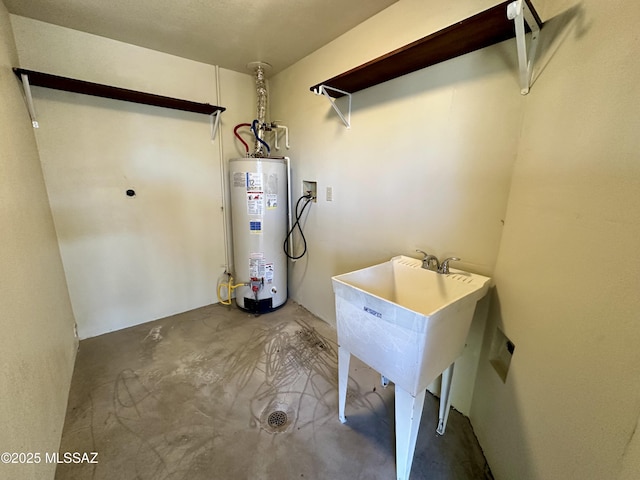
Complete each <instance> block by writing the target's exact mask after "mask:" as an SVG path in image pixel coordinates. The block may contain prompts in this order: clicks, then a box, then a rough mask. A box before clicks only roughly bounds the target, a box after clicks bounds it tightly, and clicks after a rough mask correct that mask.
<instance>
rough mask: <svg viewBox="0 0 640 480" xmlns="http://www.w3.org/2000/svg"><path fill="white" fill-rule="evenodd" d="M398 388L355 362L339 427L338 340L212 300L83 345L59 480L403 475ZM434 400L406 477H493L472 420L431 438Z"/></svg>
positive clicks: (311, 327)
mask: <svg viewBox="0 0 640 480" xmlns="http://www.w3.org/2000/svg"><path fill="white" fill-rule="evenodd" d="M393 390H394V389H393V384H391V385H390V386H389V387H388V388H386V389H384V388H382V387H381V386H380V376H379V375H378V374H377V373H376V372H375V371H373V370H371V369H370V368H369V367H367V366H366V365H364V364H363V363H361V362H360V361H358V360H357V359H356V358H354V357H352V360H351V370H350V381H349V390H348V398H347V407H346V415H347V423H346V424H344V425H343V424H341V423H340V422H339V421H338V405H337V402H338V393H337V344H336V334H335V330H333V329H332V328H331V327H330V326H328V325H327V324H326V323H324V322H322V321H321V320H319V319H317V318H316V317H314V316H313V315H311V314H310V313H309V312H308V311H307V310H305V309H304V308H302V307H301V306H299V305H297V304H296V303H294V302H292V301H289V302H288V303H287V304H286V305H285V306H284V307H282V308H281V309H279V310H277V311H276V312H272V313H269V314H267V315H262V316H254V315H250V314H247V313H245V312H242V311H240V310H238V309H237V308H235V307H225V306H222V305H212V306H209V307H204V308H200V309H197V310H194V311H191V312H187V313H183V314H179V315H175V316H172V317H168V318H165V319H161V320H157V321H154V322H150V323H147V324H144V325H139V326H136V327H132V328H128V329H126V330H120V331H118V332H113V333H110V334H107V335H103V336H100V337H96V338H90V339H87V340H83V341H82V342H80V350H79V352H78V357H77V361H76V367H75V371H74V375H73V382H72V386H71V392H70V394H69V404H68V409H67V417H66V422H65V427H64V433H63V436H62V443H61V447H60V452H98V457H97V460H98V463H97V464H88V463H85V464H59V465H58V469H57V472H56V479H59V480H74V479H82V480H85V479H92V480H100V479H110V480H119V479H122V480H125V479H126V480H129V479H131V480H134V479H135V480H147V479H149V480H151V479H153V480H178V479H180V480H183V479H184V480H187V479H188V480H200V479H207V480H210V479H225V480H240V479H251V480H253V479H273V480H283V479H314V480H315V479H331V480H337V479H350V480H355V479H366V480H372V479H380V480H382V479H385V480H392V479H394V478H395V457H394V455H395V453H394V449H395V447H394V446H395V441H394V420H393V412H394V410H393V409H394V400H393ZM437 417H438V401H437V399H436V398H435V397H433V396H431V395H430V394H428V393H427V399H426V401H425V407H424V413H423V416H422V423H421V426H420V432H419V436H418V443H417V446H416V454H415V457H414V461H413V468H412V471H411V479H412V480H418V479H430V480H445V479H447V480H449V479H456V480H463V479H465V480H471V479H484V480H487V479H492V478H493V477H492V476H491V472H490V469H489V467H488V465H487V464H486V461H485V459H484V456H483V454H482V450H481V449H480V447H479V445H478V442H477V440H476V437H475V435H474V433H473V430H472V428H471V425H470V423H469V421H468V419H467V418H466V417H464V416H462V415H461V414H460V413H458V412H457V411H455V410H453V411H452V412H451V415H450V417H449V423H448V427H447V432H446V434H445V435H444V436H442V437H440V436H438V435H436V433H435V429H436V421H437Z"/></svg>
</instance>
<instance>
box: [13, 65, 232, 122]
mask: <svg viewBox="0 0 640 480" xmlns="http://www.w3.org/2000/svg"><path fill="white" fill-rule="evenodd" d="M13 71H14V72H15V74H16V75H17V76H18V78H22V75H26V76H27V77H28V79H29V85H34V86H38V87H47V88H54V89H56V90H64V91H66V92H73V93H82V94H85V95H93V96H96V97H104V98H111V99H114V100H123V101H125V102H134V103H142V104H145V105H153V106H156V107H164V108H172V109H175V110H184V111H187V112H194V113H203V114H207V115H211V114H213V113H215V112H220V113H222V112H224V111H225V108H224V107H217V106H215V105H210V104H208V103H198V102H192V101H189V100H180V99H177V98H172V97H164V96H162V95H155V94H152V93H144V92H138V91H135V90H127V89H126V88H119V87H111V86H108V85H102V84H99V83H92V82H85V81H83V80H75V79H73V78H67V77H59V76H57V75H51V74H48V73H42V72H35V71H33V70H25V69H23V68H14V69H13Z"/></svg>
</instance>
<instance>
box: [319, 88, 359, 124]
mask: <svg viewBox="0 0 640 480" xmlns="http://www.w3.org/2000/svg"><path fill="white" fill-rule="evenodd" d="M327 90H331V91H333V92H338V93H341V94H342V95H346V96H347V97H349V111H348V112H347V117H346V118H345V116H344V114H343V113H342V112H341V111H340V109H339V108H338V106H337V105H336V102H335V100H334V99H333V98H331V96H330V95H329V92H327ZM313 93H315V94H316V95H324V96H325V97H327V100H329V103H330V104H331V106H332V107H333V109H334V110H335V111H336V113H337V114H338V116H339V117H340V119H341V120H342V122H343V123H344V124H345V126H346V127H347V129H349V128H351V94H350V93H349V92H345V91H343V90H338V89H337V88H333V87H327V86H326V85H320V86H319V87H318V88H316V89H315V90H313Z"/></svg>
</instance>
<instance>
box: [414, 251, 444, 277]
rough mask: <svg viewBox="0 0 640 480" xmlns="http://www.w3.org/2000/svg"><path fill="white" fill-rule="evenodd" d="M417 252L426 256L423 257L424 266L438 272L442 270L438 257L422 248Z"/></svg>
mask: <svg viewBox="0 0 640 480" xmlns="http://www.w3.org/2000/svg"><path fill="white" fill-rule="evenodd" d="M416 252H418V253H421V254H422V255H424V258H423V259H422V268H425V269H427V270H431V271H432V272H437V271H439V270H440V262H439V261H438V257H436V256H435V255H431V254H429V253H427V252H423V251H422V250H416Z"/></svg>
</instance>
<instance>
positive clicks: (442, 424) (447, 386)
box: [436, 363, 455, 435]
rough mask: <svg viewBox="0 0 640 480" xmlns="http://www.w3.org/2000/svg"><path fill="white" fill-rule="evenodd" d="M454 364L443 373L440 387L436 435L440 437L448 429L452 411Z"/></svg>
mask: <svg viewBox="0 0 640 480" xmlns="http://www.w3.org/2000/svg"><path fill="white" fill-rule="evenodd" d="M454 365H455V363H452V364H451V365H450V366H449V368H447V369H446V370H445V371H444V372H442V386H441V387H440V413H439V415H438V417H439V418H438V428H436V433H437V434H438V435H444V431H445V429H446V428H447V421H448V420H449V411H450V410H451V396H450V395H449V394H450V393H451V380H452V379H453V366H454Z"/></svg>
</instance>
